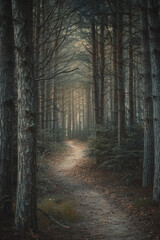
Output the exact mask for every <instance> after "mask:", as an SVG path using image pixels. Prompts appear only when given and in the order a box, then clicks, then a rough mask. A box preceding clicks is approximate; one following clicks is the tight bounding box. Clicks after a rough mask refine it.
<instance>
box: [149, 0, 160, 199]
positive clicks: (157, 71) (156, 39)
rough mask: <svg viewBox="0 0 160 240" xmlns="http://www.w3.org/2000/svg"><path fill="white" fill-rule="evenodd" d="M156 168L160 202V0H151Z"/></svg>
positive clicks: (155, 197) (155, 196)
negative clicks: (159, 3)
mask: <svg viewBox="0 0 160 240" xmlns="http://www.w3.org/2000/svg"><path fill="white" fill-rule="evenodd" d="M149 22H150V39H151V66H152V87H153V117H154V143H155V168H154V186H153V199H154V200H155V201H156V202H157V203H160V147H159V146H160V18H159V8H158V0H152V1H149Z"/></svg>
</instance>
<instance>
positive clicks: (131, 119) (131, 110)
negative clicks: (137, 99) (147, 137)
mask: <svg viewBox="0 0 160 240" xmlns="http://www.w3.org/2000/svg"><path fill="white" fill-rule="evenodd" d="M132 37H133V32H132V8H130V13H129V123H130V127H131V129H132V128H133V125H134V98H133V40H132Z"/></svg>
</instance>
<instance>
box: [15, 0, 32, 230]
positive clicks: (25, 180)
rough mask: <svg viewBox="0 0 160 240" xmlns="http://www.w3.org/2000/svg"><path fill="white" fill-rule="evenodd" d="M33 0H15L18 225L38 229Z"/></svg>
mask: <svg viewBox="0 0 160 240" xmlns="http://www.w3.org/2000/svg"><path fill="white" fill-rule="evenodd" d="M32 8H33V1H32V0H28V1H25V0H14V1H13V15H14V19H15V21H14V23H15V24H14V27H15V45H16V49H17V55H18V61H17V75H18V186H17V202H16V215H15V223H16V226H17V227H18V228H20V229H22V230H24V229H27V230H28V229H29V228H33V229H34V231H36V230H37V203H36V192H37V191H36V171H37V169H36V139H35V136H36V125H35V122H36V114H35V113H36V109H35V108H36V102H35V100H36V96H35V93H36V91H35V80H34V56H33V44H32V33H33V29H32V26H33V24H32V14H33V12H32V11H33V9H32Z"/></svg>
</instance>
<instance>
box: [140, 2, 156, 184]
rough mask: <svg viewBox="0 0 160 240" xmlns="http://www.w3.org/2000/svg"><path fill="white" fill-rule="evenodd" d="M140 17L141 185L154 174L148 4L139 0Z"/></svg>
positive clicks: (151, 180)
mask: <svg viewBox="0 0 160 240" xmlns="http://www.w3.org/2000/svg"><path fill="white" fill-rule="evenodd" d="M141 18H142V44H143V45H142V49H143V76H144V90H145V92H144V162H143V186H144V187H147V186H152V185H153V176H154V130H153V101H152V76H151V58H150V40H149V29H148V5H147V2H146V0H141Z"/></svg>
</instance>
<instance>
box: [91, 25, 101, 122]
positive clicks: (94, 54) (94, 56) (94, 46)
mask: <svg viewBox="0 0 160 240" xmlns="http://www.w3.org/2000/svg"><path fill="white" fill-rule="evenodd" d="M95 28H96V26H95V22H93V23H92V67H93V85H94V108H95V110H94V111H95V125H97V124H99V122H100V121H99V120H100V119H99V90H98V89H99V86H98V85H99V84H98V76H97V67H98V66H97V40H96V29H95Z"/></svg>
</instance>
